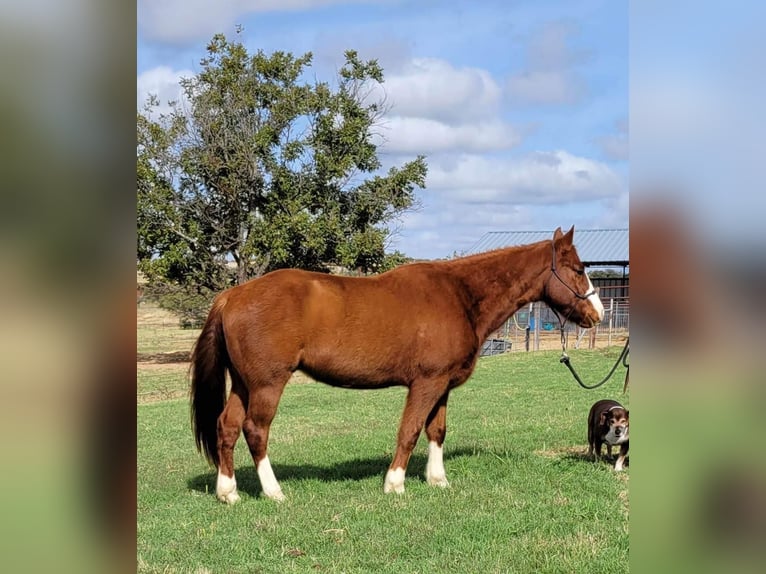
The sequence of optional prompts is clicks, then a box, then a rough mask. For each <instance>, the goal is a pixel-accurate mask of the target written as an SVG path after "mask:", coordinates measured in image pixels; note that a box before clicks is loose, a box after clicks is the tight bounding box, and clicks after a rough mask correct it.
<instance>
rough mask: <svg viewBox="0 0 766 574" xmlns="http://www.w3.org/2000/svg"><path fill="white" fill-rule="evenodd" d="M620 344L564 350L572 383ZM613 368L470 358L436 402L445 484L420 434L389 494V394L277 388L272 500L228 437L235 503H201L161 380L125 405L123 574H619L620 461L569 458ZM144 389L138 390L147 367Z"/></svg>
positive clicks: (182, 414) (186, 439) (187, 443)
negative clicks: (276, 489)
mask: <svg viewBox="0 0 766 574" xmlns="http://www.w3.org/2000/svg"><path fill="white" fill-rule="evenodd" d="M620 350H621V348H620V347H612V348H610V349H608V350H595V351H585V350H583V351H572V352H571V353H570V356H571V357H572V361H573V363H574V364H575V365H576V367H577V369H578V371H579V372H580V374H581V376H583V378H584V379H586V381H587V382H594V381H596V380H598V379H600V378H601V377H602V376H603V375H604V374H605V373H606V372H607V370H608V368H609V367H611V365H612V364H613V361H614V360H615V359H616V357H617V356H618V355H619V352H620ZM622 375H624V370H623V369H622V368H620V369H619V370H618V371H617V375H616V376H615V378H614V379H613V380H612V381H610V382H609V383H607V385H606V386H605V387H602V388H601V389H599V390H596V391H585V390H583V389H581V388H580V387H578V386H577V385H576V383H575V382H574V380H573V379H572V378H571V376H570V375H569V372H568V371H567V370H566V368H565V367H563V366H562V365H559V363H558V354H557V353H556V352H545V351H541V352H538V353H529V354H525V353H518V354H507V355H501V356H496V357H488V358H485V359H481V360H480V362H479V365H478V367H477V369H476V372H475V373H474V375H473V376H472V378H471V379H470V380H469V381H468V382H467V383H466V384H465V385H464V386H463V387H461V388H459V389H457V390H455V391H454V392H453V393H452V395H451V396H450V405H449V413H448V417H447V425H448V432H447V440H446V443H445V467H446V469H447V477H448V479H449V480H450V483H451V487H450V488H449V489H438V488H433V487H429V486H428V485H426V483H425V480H424V478H423V474H424V469H425V462H426V448H425V447H426V443H425V437H422V438H421V441H420V443H419V444H418V447H417V448H416V450H415V453H414V454H413V457H412V460H411V462H410V466H409V469H408V473H407V480H406V482H405V486H406V489H407V491H406V492H405V493H404V494H403V495H384V494H383V477H384V474H385V471H386V469H387V466H388V464H389V463H390V460H391V456H392V454H393V448H394V443H395V436H396V431H397V426H398V423H399V417H400V415H401V410H402V407H403V404H404V397H405V390H404V389H387V390H380V391H349V390H342V389H334V388H331V387H327V386H325V385H321V384H319V383H314V382H308V383H306V382H303V383H291V384H290V385H288V387H287V389H286V391H285V394H284V396H283V398H282V401H281V403H280V407H279V412H278V413H277V417H276V419H275V421H274V425H273V426H272V433H271V442H270V445H269V447H270V448H269V457H270V459H271V461H272V465H273V467H274V471H275V473H276V475H277V478H278V479H279V481H280V483H281V485H282V489H283V491H284V493H285V495H286V496H287V500H286V501H285V502H283V503H281V504H278V503H275V502H272V501H270V500H266V499H264V498H261V497H260V496H259V492H260V486H259V485H258V480H257V477H256V475H255V471H254V468H253V462H252V459H251V458H250V454H249V452H248V449H247V446H246V444H245V442H244V438H242V437H241V438H240V440H239V442H238V443H237V449H236V455H235V461H236V464H237V482H238V485H239V490H240V495H241V496H242V500H241V502H240V503H239V504H237V505H235V506H232V507H228V506H225V505H223V504H221V503H219V502H217V500H216V499H215V496H214V494H213V493H214V490H215V471H214V469H211V468H210V467H208V466H207V465H206V463H205V461H204V460H203V459H202V457H201V456H199V455H198V454H197V453H196V451H195V448H194V443H193V439H192V435H191V430H190V423H189V409H188V403H187V400H186V399H178V398H171V399H167V400H161V399H162V397H163V396H167V397H172V396H175V395H174V394H173V393H174V392H181V391H183V390H185V385H186V383H185V379H184V377H182V376H179V377H177V378H174V379H173V380H177V385H178V388H176V389H172V388H171V389H164V390H163V393H166V394H162V393H160V394H158V395H157V396H156V397H155V399H157V400H153V401H144V402H142V401H139V405H138V407H137V408H138V550H137V552H138V570H139V572H158V573H159V572H163V573H174V572H179V573H180V572H189V573H206V572H210V573H216V574H217V573H240V572H241V573H245V572H247V573H258V572H263V573H275V574H281V573H292V572H333V573H336V572H337V573H340V572H345V573H362V572H383V573H397V574H398V573H423V574H426V573H428V574H431V573H434V572H444V573H453V572H470V573H478V572H481V573H495V572H497V573H500V572H534V573H541V572H588V573H597V572H627V570H628V481H629V474H630V470H629V469H628V470H627V471H626V472H623V473H615V472H613V470H612V468H611V466H610V465H609V464H607V463H606V462H602V463H600V464H595V463H593V462H591V461H588V460H586V459H585V456H584V455H585V452H586V451H587V440H586V418H587V413H588V409H589V408H590V405H591V404H592V403H593V402H595V401H596V400H598V399H601V398H607V397H610V398H616V399H617V400H620V401H621V402H623V404H625V405H626V406H627V405H628V403H629V400H628V396H627V395H622V382H623V380H622ZM144 377H145V380H144V381H142V387H143V388H144V389H151V388H153V385H152V382H151V373H150V372H148V373H145V374H144Z"/></svg>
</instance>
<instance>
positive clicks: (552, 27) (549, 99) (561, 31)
mask: <svg viewBox="0 0 766 574" xmlns="http://www.w3.org/2000/svg"><path fill="white" fill-rule="evenodd" d="M576 32H577V30H576V28H574V27H573V26H571V25H568V24H566V23H562V22H553V23H549V24H547V25H546V26H544V27H543V28H542V29H541V30H540V31H538V32H537V33H536V34H534V35H533V36H531V37H530V38H529V40H528V43H527V50H526V51H527V54H526V67H525V69H523V70H522V71H520V72H519V73H517V74H514V75H512V76H511V77H510V78H508V81H507V82H506V85H505V88H506V91H507V93H508V95H509V96H510V97H511V98H512V99H513V100H516V101H520V102H526V103H532V104H571V103H575V102H577V101H579V100H580V99H581V98H582V96H583V95H584V94H585V93H586V86H585V82H584V81H583V80H582V79H581V78H580V77H579V76H578V75H577V74H576V73H575V72H574V70H573V67H574V66H576V65H577V64H578V63H580V62H582V61H583V60H585V59H586V54H585V53H584V52H578V51H575V50H573V49H571V48H570V46H569V44H568V40H569V37H570V36H572V35H573V34H574V33H576Z"/></svg>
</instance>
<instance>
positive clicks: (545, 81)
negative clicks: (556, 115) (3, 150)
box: [506, 70, 585, 104]
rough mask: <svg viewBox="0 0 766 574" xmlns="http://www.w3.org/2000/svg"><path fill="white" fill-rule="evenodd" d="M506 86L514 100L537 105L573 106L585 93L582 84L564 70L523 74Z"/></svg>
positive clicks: (510, 80)
mask: <svg viewBox="0 0 766 574" xmlns="http://www.w3.org/2000/svg"><path fill="white" fill-rule="evenodd" d="M506 86H507V89H508V93H509V94H510V95H511V97H513V98H514V99H518V100H521V101H524V102H531V103H536V104H571V103H575V102H577V101H578V100H579V99H580V97H581V96H582V95H583V94H584V93H585V89H584V86H583V84H582V82H581V81H580V80H578V79H577V78H576V77H575V76H574V75H573V74H571V73H569V72H566V71H563V70H553V71H536V72H523V73H521V74H518V75H516V76H513V77H511V78H509V79H508V83H507V85H506Z"/></svg>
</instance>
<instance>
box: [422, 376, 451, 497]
mask: <svg viewBox="0 0 766 574" xmlns="http://www.w3.org/2000/svg"><path fill="white" fill-rule="evenodd" d="M447 397H449V391H447V392H445V393H444V394H443V395H442V397H441V398H440V399H439V401H438V402H437V403H436V406H434V408H433V409H432V410H431V413H430V414H429V415H428V418H427V419H426V436H427V437H428V463H427V464H426V482H427V483H428V484H430V485H432V486H441V487H442V488H445V487H447V486H449V482H447V472H446V471H445V470H444V457H443V450H442V449H443V445H444V437H445V436H446V434H447Z"/></svg>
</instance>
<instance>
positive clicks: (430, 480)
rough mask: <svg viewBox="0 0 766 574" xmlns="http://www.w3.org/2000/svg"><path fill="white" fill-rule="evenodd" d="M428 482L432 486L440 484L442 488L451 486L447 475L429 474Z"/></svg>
mask: <svg viewBox="0 0 766 574" xmlns="http://www.w3.org/2000/svg"><path fill="white" fill-rule="evenodd" d="M426 482H427V483H428V484H429V485H431V486H438V487H440V488H449V482H448V481H447V477H446V476H441V477H435V476H429V477H427V478H426Z"/></svg>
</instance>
